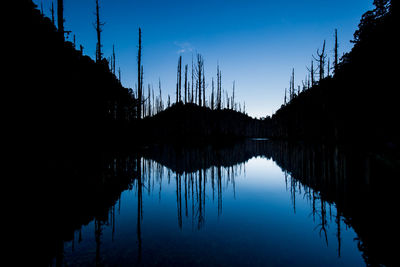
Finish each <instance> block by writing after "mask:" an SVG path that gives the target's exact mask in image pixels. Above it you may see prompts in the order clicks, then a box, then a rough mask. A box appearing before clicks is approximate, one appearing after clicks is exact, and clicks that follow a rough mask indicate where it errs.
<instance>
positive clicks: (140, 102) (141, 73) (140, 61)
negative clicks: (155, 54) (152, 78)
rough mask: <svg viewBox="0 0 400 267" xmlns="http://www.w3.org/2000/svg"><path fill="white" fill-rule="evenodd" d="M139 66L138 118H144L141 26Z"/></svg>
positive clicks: (140, 30) (140, 34)
mask: <svg viewBox="0 0 400 267" xmlns="http://www.w3.org/2000/svg"><path fill="white" fill-rule="evenodd" d="M137 67H138V103H137V110H138V112H137V116H138V119H141V118H142V99H143V96H142V93H143V92H142V90H143V84H142V82H143V66H142V29H140V27H139V47H138V56H137Z"/></svg>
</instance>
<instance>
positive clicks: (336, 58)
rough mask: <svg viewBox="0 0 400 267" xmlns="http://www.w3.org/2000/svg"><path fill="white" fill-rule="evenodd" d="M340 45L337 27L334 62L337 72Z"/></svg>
mask: <svg viewBox="0 0 400 267" xmlns="http://www.w3.org/2000/svg"><path fill="white" fill-rule="evenodd" d="M338 47H339V45H338V39H337V29H335V62H334V67H335V73H336V72H337V68H338V63H339V59H338Z"/></svg>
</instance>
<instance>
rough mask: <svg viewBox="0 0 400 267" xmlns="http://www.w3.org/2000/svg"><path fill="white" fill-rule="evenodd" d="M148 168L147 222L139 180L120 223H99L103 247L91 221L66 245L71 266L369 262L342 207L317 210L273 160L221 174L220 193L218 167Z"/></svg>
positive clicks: (122, 204) (120, 205)
mask: <svg viewBox="0 0 400 267" xmlns="http://www.w3.org/2000/svg"><path fill="white" fill-rule="evenodd" d="M143 166H144V167H145V168H144V169H143V175H142V177H143V181H142V182H143V189H142V201H143V207H142V217H141V219H140V218H139V220H138V196H139V191H138V187H137V183H136V185H134V187H133V189H132V190H128V191H125V192H123V193H122V195H121V198H120V200H119V201H118V202H117V203H116V205H115V206H114V207H113V208H111V209H110V218H112V214H113V213H114V214H115V223H114V224H113V223H112V221H113V220H112V219H109V223H104V222H103V223H100V225H101V238H100V240H101V242H96V238H95V236H96V230H95V229H96V227H95V225H96V223H97V224H98V222H96V223H95V222H91V223H90V224H88V225H87V226H84V227H82V229H81V231H77V232H76V233H75V239H74V241H73V242H67V243H66V244H65V249H64V255H65V262H66V263H68V264H71V265H75V264H84V265H94V264H95V263H96V259H97V260H98V262H103V263H111V262H112V263H113V264H116V265H136V264H138V265H139V266H158V265H160V264H161V265H163V266H165V265H168V264H169V265H185V266H187V265H191V266H205V265H207V266H209V265H226V266H257V265H263V266H265V265H268V266H277V265H290V266H363V265H364V264H363V260H362V257H361V254H360V252H359V251H358V249H357V243H356V241H354V238H355V237H356V234H355V233H354V231H353V230H352V229H351V228H347V227H346V226H345V224H344V222H343V221H342V219H340V220H339V221H340V226H338V224H337V223H336V221H335V220H336V209H335V205H334V204H329V203H326V202H325V203H322V202H321V201H320V200H319V199H314V204H315V206H316V211H315V212H313V210H312V205H313V204H312V199H311V198H309V196H308V195H307V194H306V193H307V192H311V190H310V189H308V188H306V187H304V186H302V185H301V184H299V183H298V182H297V183H296V182H295V181H294V180H292V179H291V178H290V176H288V175H285V173H284V172H282V170H281V169H280V168H279V167H278V166H277V165H276V163H275V162H273V161H272V160H268V159H265V158H261V157H258V158H252V159H251V160H249V161H248V162H247V163H245V164H241V165H236V166H234V167H230V168H222V175H221V177H222V179H221V181H220V185H218V184H219V182H218V179H217V177H214V190H213V179H212V176H213V175H212V170H211V168H210V169H208V170H206V171H205V172H202V173H201V175H200V173H197V174H194V173H192V176H191V174H188V175H186V179H185V175H181V176H177V175H176V174H175V173H173V172H171V171H169V170H168V169H167V168H166V167H163V166H161V165H159V164H157V163H155V162H153V161H149V160H144V164H143ZM228 169H229V174H228ZM214 171H215V172H214V174H216V173H217V169H216V168H214ZM204 174H205V175H204ZM285 176H286V178H285ZM204 177H206V179H205V180H204ZM185 181H186V183H185ZM204 186H205V190H204ZM219 190H221V191H219ZM192 192H193V194H192ZM219 192H220V193H219ZM321 209H324V210H325V213H324V214H323V213H321ZM321 215H322V216H324V217H323V218H321ZM322 219H323V220H325V221H326V227H325V228H326V229H325V231H322V230H321V225H320V223H321V220H322ZM110 221H111V223H110ZM138 226H140V227H138ZM338 227H340V229H341V232H340V246H339V243H338V240H339V239H338V236H337V229H338ZM139 228H140V231H139V230H138V229H139ZM325 233H326V235H325ZM79 236H80V237H81V241H80V242H79ZM339 253H340V257H338V255H339ZM96 255H97V256H96Z"/></svg>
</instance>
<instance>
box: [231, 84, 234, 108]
mask: <svg viewBox="0 0 400 267" xmlns="http://www.w3.org/2000/svg"><path fill="white" fill-rule="evenodd" d="M231 108H232V109H233V110H234V109H235V81H233V87H232V103H231Z"/></svg>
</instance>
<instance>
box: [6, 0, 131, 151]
mask: <svg viewBox="0 0 400 267" xmlns="http://www.w3.org/2000/svg"><path fill="white" fill-rule="evenodd" d="M20 5H22V9H21V10H22V16H20V17H19V20H18V22H19V23H18V24H12V25H11V30H12V31H13V33H14V35H16V38H13V39H12V41H13V45H12V48H11V49H12V51H14V52H15V53H14V54H15V55H16V58H14V60H13V61H14V64H16V65H18V68H17V69H16V70H15V72H14V76H16V77H13V83H12V84H10V85H9V86H7V87H8V90H10V91H11V95H12V96H11V101H12V105H13V109H12V110H11V111H12V114H10V115H11V118H12V120H13V122H14V123H15V125H17V126H18V128H17V129H16V130H17V131H16V132H17V133H18V134H20V135H21V139H22V141H26V143H27V144H29V145H32V144H34V143H41V147H42V148H45V147H46V148H53V147H60V146H62V147H64V148H68V147H70V146H71V145H73V146H76V145H78V144H79V146H81V145H85V146H86V145H89V144H91V145H96V144H97V143H98V142H102V143H104V142H107V141H110V140H112V137H113V133H115V132H118V133H119V134H120V135H121V134H122V133H123V130H125V128H126V127H127V125H128V124H129V121H130V119H131V118H132V117H133V104H134V98H133V97H132V92H131V91H130V90H128V89H126V88H124V87H123V86H122V85H121V84H120V82H119V81H118V79H117V78H116V77H115V75H114V74H112V73H111V72H110V70H109V68H108V63H107V62H106V61H105V60H103V61H102V62H99V63H96V62H94V61H93V60H92V59H91V58H90V57H88V56H84V55H82V53H81V52H80V51H78V50H76V49H75V48H74V46H73V44H72V43H70V42H65V41H64V40H63V37H62V36H61V34H60V33H58V32H57V30H56V28H55V26H54V25H53V24H52V22H51V21H50V20H49V19H48V18H46V17H44V16H42V15H41V14H40V12H39V11H38V10H37V9H35V6H34V5H33V4H32V2H31V1H22V2H21V3H20ZM111 128H113V131H110V130H109V129H111Z"/></svg>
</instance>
